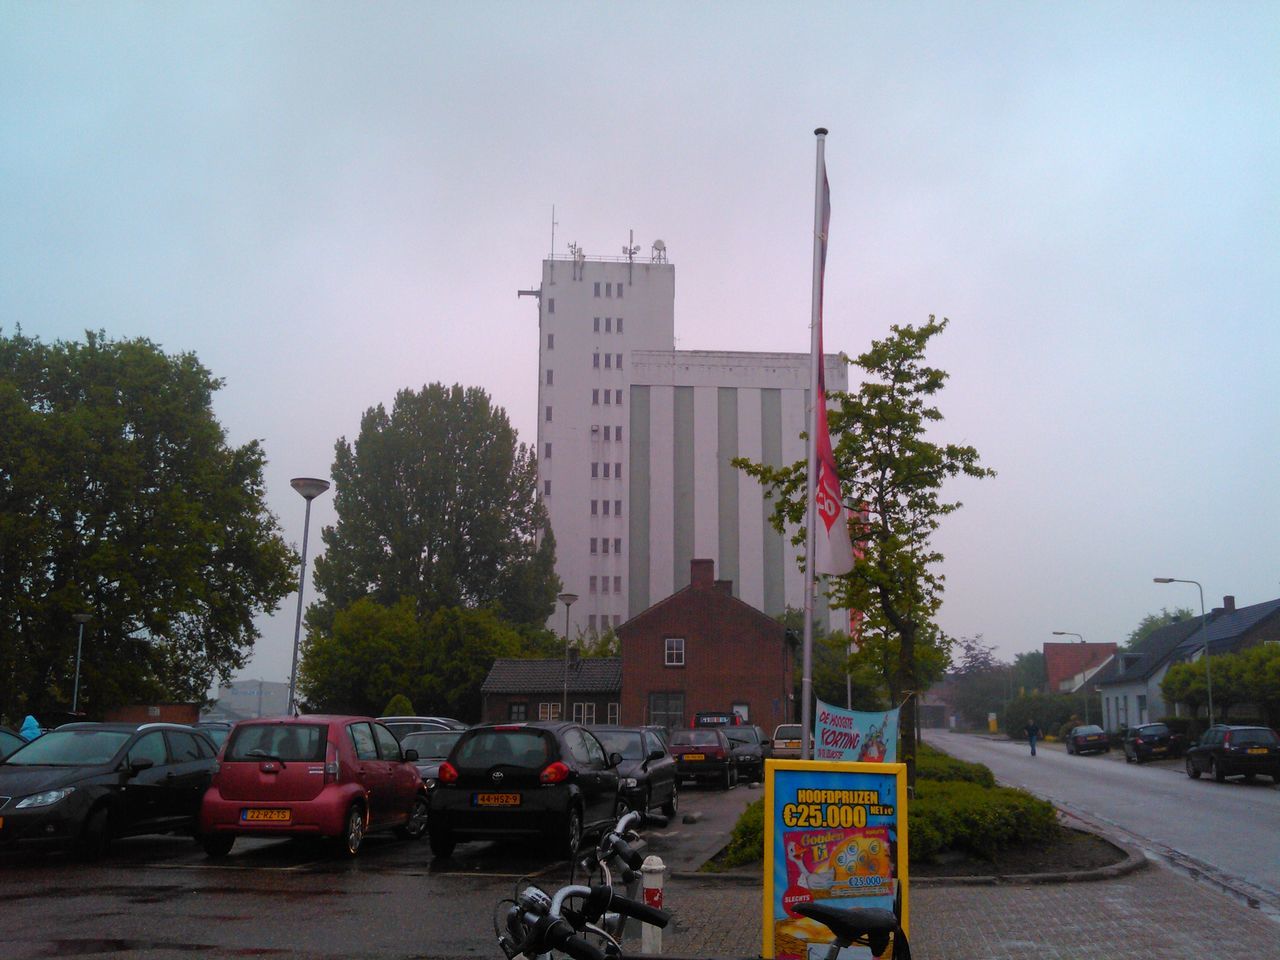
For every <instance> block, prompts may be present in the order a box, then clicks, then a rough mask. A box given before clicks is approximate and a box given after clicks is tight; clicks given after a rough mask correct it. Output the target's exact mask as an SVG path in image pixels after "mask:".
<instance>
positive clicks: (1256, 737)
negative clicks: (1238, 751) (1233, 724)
mask: <svg viewBox="0 0 1280 960" xmlns="http://www.w3.org/2000/svg"><path fill="white" fill-rule="evenodd" d="M1231 743H1232V744H1233V745H1234V744H1240V743H1255V744H1257V745H1258V746H1260V747H1261V746H1274V745H1275V743H1276V735H1275V734H1274V733H1272V732H1271V731H1270V730H1267V729H1265V728H1263V727H1259V728H1257V729H1251V730H1232V731H1231Z"/></svg>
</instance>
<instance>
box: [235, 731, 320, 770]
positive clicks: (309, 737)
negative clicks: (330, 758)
mask: <svg viewBox="0 0 1280 960" xmlns="http://www.w3.org/2000/svg"><path fill="white" fill-rule="evenodd" d="M328 732H329V729H328V727H326V726H324V725H323V724H316V723H248V724H246V723H242V724H240V725H239V726H238V727H236V729H235V732H234V733H233V734H232V735H231V739H230V741H229V742H228V743H227V749H226V752H225V753H224V755H223V759H225V760H231V761H236V760H245V761H250V760H266V759H270V760H285V761H288V760H299V761H309V762H312V763H321V762H323V761H324V758H325V748H326V747H327V746H328V743H329V736H328Z"/></svg>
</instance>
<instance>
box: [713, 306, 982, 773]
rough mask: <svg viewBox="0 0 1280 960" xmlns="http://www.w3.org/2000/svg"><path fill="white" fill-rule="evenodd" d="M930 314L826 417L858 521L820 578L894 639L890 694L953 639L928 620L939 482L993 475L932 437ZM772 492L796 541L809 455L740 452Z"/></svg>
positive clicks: (911, 724) (911, 769) (905, 721)
mask: <svg viewBox="0 0 1280 960" xmlns="http://www.w3.org/2000/svg"><path fill="white" fill-rule="evenodd" d="M947 322H948V321H946V320H945V319H944V320H941V321H938V320H936V319H935V318H934V317H930V318H929V322H928V323H926V324H923V325H922V326H919V327H916V326H911V325H906V326H896V325H895V326H893V327H891V328H890V332H889V336H887V337H886V338H885V339H883V340H876V341H873V342H872V344H871V348H870V349H869V350H867V351H866V352H865V353H863V354H862V355H861V356H859V357H858V358H857V359H856V360H854V361H853V363H854V364H855V365H856V366H857V367H859V368H860V369H861V370H862V371H863V373H864V374H865V379H864V380H863V382H862V383H861V384H860V386H859V387H858V389H857V391H855V392H850V393H843V394H839V393H838V394H832V395H829V396H828V400H834V401H835V404H836V406H835V408H834V409H832V410H831V411H830V413H829V416H828V421H829V424H830V430H831V438H832V443H833V445H834V452H835V458H836V470H837V473H838V474H839V476H840V479H841V482H842V484H843V489H844V495H845V503H846V505H848V506H849V507H850V509H851V511H852V512H853V513H855V514H856V513H857V512H858V511H859V509H861V510H862V511H863V512H864V519H863V521H861V522H860V523H858V524H857V525H856V529H855V531H854V538H855V539H856V540H859V541H861V542H862V543H863V547H864V549H863V555H862V556H861V557H859V558H858V559H857V562H856V565H855V567H854V569H853V571H852V572H851V573H849V574H847V575H845V576H842V577H833V578H830V579H829V580H828V581H827V586H828V590H829V592H830V595H831V597H832V598H833V600H834V601H835V603H836V604H837V605H838V606H841V607H845V608H849V609H857V610H861V611H863V612H864V614H865V615H866V622H865V625H864V635H866V636H867V637H869V638H871V639H875V638H879V639H880V640H881V641H882V642H883V643H885V644H887V645H890V646H892V647H894V648H896V649H895V650H894V652H895V653H896V663H895V665H894V667H893V668H892V669H891V671H890V673H889V674H888V676H887V677H886V680H887V683H888V686H889V693H890V700H891V701H893V702H898V701H899V700H901V699H902V695H903V694H904V693H920V692H923V691H924V690H925V689H927V687H928V686H929V684H930V683H931V682H933V681H934V680H936V679H938V677H940V676H941V672H942V670H943V669H945V667H946V663H947V647H948V645H949V641H948V638H947V637H946V636H945V635H944V634H943V633H942V632H941V631H939V630H938V629H937V628H936V626H935V624H934V622H933V618H934V616H935V615H936V613H937V611H938V608H939V606H940V605H941V603H942V589H943V584H942V577H941V575H940V574H939V573H938V572H937V569H936V568H937V565H938V564H939V563H940V562H941V561H942V559H943V557H942V554H941V553H939V552H938V551H937V550H936V549H935V548H934V547H933V545H932V542H931V539H932V536H933V533H934V531H935V530H937V528H938V526H939V524H940V522H941V520H942V518H943V517H945V516H947V515H948V514H950V513H952V512H954V511H955V510H957V509H959V508H960V506H961V504H960V503H959V502H958V501H948V500H944V499H943V498H942V495H941V491H942V485H943V484H944V483H945V482H946V481H947V480H949V479H951V478H953V477H957V476H967V477H972V478H974V479H979V478H982V477H989V476H994V472H993V471H991V470H989V469H987V468H985V467H983V466H982V465H981V464H980V463H979V457H978V451H977V450H975V449H974V448H973V447H971V446H966V445H961V444H950V443H947V444H939V443H935V442H933V440H932V439H930V436H931V435H932V434H933V433H934V432H936V429H937V427H936V425H937V424H938V423H940V422H941V421H942V413H941V411H940V410H939V409H938V408H937V406H935V405H934V397H935V396H936V395H937V394H938V393H939V392H940V391H941V390H942V388H943V386H944V385H945V383H946V380H947V373H946V372H945V371H943V370H940V369H938V368H936V367H930V366H927V365H926V364H925V362H924V360H925V351H926V348H927V347H928V345H929V341H930V340H932V339H933V338H934V337H935V336H937V335H938V334H940V333H941V332H942V331H943V330H944V329H945V328H946V326H947ZM735 463H736V464H737V465H738V466H740V467H742V468H743V469H744V470H746V471H747V473H748V474H750V475H751V476H753V477H755V478H756V479H757V480H759V481H760V482H761V483H762V484H763V485H764V486H765V488H766V490H767V492H768V494H769V495H770V496H772V497H773V498H774V500H775V508H774V512H773V515H772V521H773V524H774V526H775V528H776V529H779V530H782V529H785V527H786V525H788V524H792V525H795V527H796V528H798V529H799V530H800V532H799V533H798V534H797V536H796V539H795V541H794V542H795V543H796V544H798V545H803V541H804V532H803V531H804V526H803V521H804V514H805V507H806V502H805V501H806V495H807V491H806V475H807V463H806V462H804V461H801V462H798V463H795V464H792V465H790V466H784V467H772V466H769V465H767V464H756V463H751V462H750V461H747V460H742V459H739V460H736V461H735ZM915 717H916V710H915V698H914V697H910V698H908V699H907V700H906V702H905V703H904V705H903V712H902V717H901V729H902V748H903V749H902V755H903V759H904V760H905V761H906V763H907V770H908V777H909V778H910V779H912V780H914V776H915V755H916V722H915Z"/></svg>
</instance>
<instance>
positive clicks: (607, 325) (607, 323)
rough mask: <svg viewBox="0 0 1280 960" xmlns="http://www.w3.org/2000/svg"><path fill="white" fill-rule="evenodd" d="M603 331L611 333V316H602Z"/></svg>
mask: <svg viewBox="0 0 1280 960" xmlns="http://www.w3.org/2000/svg"><path fill="white" fill-rule="evenodd" d="M604 332H605V333H613V317H605V318H604Z"/></svg>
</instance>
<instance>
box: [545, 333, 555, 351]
mask: <svg viewBox="0 0 1280 960" xmlns="http://www.w3.org/2000/svg"><path fill="white" fill-rule="evenodd" d="M555 348H556V335H555V334H554V333H548V334H547V349H548V350H554V349H555Z"/></svg>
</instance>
